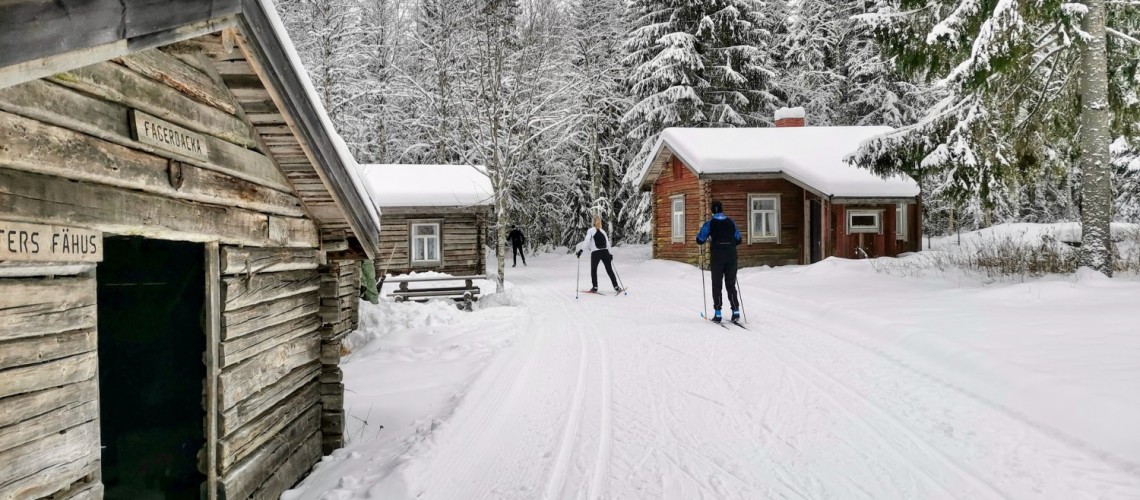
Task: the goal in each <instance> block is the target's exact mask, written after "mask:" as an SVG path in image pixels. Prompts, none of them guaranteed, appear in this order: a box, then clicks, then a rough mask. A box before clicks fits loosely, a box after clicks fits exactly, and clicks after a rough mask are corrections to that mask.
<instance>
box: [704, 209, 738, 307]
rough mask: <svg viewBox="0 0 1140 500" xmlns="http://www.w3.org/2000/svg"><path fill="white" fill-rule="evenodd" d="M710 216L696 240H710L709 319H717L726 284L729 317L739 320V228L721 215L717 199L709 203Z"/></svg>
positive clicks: (722, 210) (722, 212) (721, 211)
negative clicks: (737, 288) (722, 292)
mask: <svg viewBox="0 0 1140 500" xmlns="http://www.w3.org/2000/svg"><path fill="white" fill-rule="evenodd" d="M712 212H713V216H712V218H711V219H709V220H708V221H706V222H705V225H703V226H701V232H700V233H697V244H699V245H704V244H705V242H706V241H707V242H709V254H710V256H711V257H712V259H711V262H710V265H709V270H710V271H712V296H713V309H715V312H714V313H713V318H712V320H713V321H715V322H717V323H720V321H721V314H720V308H721V305H722V301H721V288H722V284H723V285H728V303H729V305H730V306H732V321H734V322H735V321H738V320H740V301H739V299H738V298H737V296H736V267H737V264H736V245H739V244H740V230H739V229H737V228H736V222H734V221H733V220H732V219H730V218H728V216H726V215H724V205H722V204H721V202H719V201H714V202H713V204H712Z"/></svg>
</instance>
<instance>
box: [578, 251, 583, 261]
mask: <svg viewBox="0 0 1140 500" xmlns="http://www.w3.org/2000/svg"><path fill="white" fill-rule="evenodd" d="M578 258H579V259H581V258H582V251H581V250H578Z"/></svg>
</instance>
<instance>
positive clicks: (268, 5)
mask: <svg viewBox="0 0 1140 500" xmlns="http://www.w3.org/2000/svg"><path fill="white" fill-rule="evenodd" d="M257 1H258V3H259V4H261V8H262V10H264V11H265V16H266V17H267V18H268V19H269V22H270V23H271V24H272V26H273V32H274V33H276V35H277V38H278V39H280V40H281V42H282V43H281V45H282V48H283V49H284V51H285V55H286V56H287V57H288V58H289V65H290V66H292V67H293V69H294V71H295V72H296V74H297V78H298V79H299V80H300V81H301V85H302V86H304V90H305V94H306V97H307V98H308V100H309V101H311V102H312V104H313V108H315V109H316V112H317V115H318V116H319V117H320V120H321V126H322V127H323V128H324V129H325V130H327V131H328V134H329V137H330V138H331V139H332V143H333V146H334V147H335V148H336V153H337V156H339V157H340V160H341V161H342V162H343V163H344V165H345V170H346V171H347V172H348V176H349V178H350V179H352V184H353V187H355V188H356V191H357V193H359V194H360V196H361V197H362V198H364V200H365V203H364V205H365V206H366V207H367V208H368V216H369V217H370V218H371V219H372V221H373V222H374V223H375V224H376V227H380V205H379V204H377V203H376V196H374V195H373V193H372V192H371V191H369V189H368V187H367V186H366V185H365V183H364V181H363V180H361V178H360V165H359V164H358V163H356V158H355V157H353V155H352V152H351V151H349V149H348V144H346V143H345V142H344V138H342V137H341V136H340V133H339V132H337V130H336V127H335V126H333V123H332V120H331V119H329V114H328V111H326V110H325V106H324V104H323V103H321V98H320V97H319V96H318V95H317V91H316V90H315V87H313V81H312V80H311V79H309V73H308V71H306V70H305V66H304V65H303V64H301V58H300V56H298V55H297V49H296V48H295V47H294V45H293V39H291V38H289V32H288V31H286V30H285V23H283V22H282V21H281V16H279V15H277V8H276V7H275V6H274V4H273V0H257ZM314 167H316V165H314ZM368 201H372V203H368Z"/></svg>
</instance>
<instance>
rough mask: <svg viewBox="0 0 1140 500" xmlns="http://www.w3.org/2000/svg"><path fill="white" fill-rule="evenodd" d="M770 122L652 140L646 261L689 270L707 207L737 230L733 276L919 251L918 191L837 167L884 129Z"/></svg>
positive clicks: (669, 133)
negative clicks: (717, 207) (754, 269)
mask: <svg viewBox="0 0 1140 500" xmlns="http://www.w3.org/2000/svg"><path fill="white" fill-rule="evenodd" d="M776 118H777V120H776V127H767V128H733V129H729V128H709V129H691V128H669V129H666V130H665V131H664V132H662V134H661V138H660V139H659V140H658V142H657V144H656V146H655V147H654V152H653V154H652V155H651V156H650V157H649V160H648V162H647V165H646V168H645V170H644V173H643V174H642V177H641V180H640V184H641V188H642V190H645V191H651V192H652V196H653V218H652V220H653V257H654V258H658V259H667V260H675V261H679V262H688V263H696V262H697V259H698V256H699V252H700V250H699V248H698V246H697V244H696V242H695V238H696V235H697V232H698V231H700V228H701V225H702V224H703V223H704V221H705V220H707V218H708V217H709V215H710V206H711V205H712V202H713V201H720V202H722V203H723V204H724V211H725V214H726V215H728V216H729V217H731V218H733V219H734V220H735V221H736V223H737V226H738V227H739V229H740V233H741V235H742V237H743V239H744V242H743V243H742V244H741V245H740V247H739V248H738V252H739V255H740V266H741V267H746V266H760V265H771V266H777V265H789V264H811V263H815V262H819V261H820V260H823V259H825V258H827V257H844V258H866V257H881V256H896V255H898V254H900V253H904V252H910V251H917V250H918V249H919V245H920V242H921V240H920V234H921V231H922V220H921V217H920V213H921V212H920V203H921V198H920V196H919V188H918V184H917V183H916V182H915V181H914V180H913V179H911V178H909V177H902V176H896V177H890V178H881V177H878V176H876V175H874V174H872V173H870V172H868V171H866V170H863V169H860V168H858V167H854V166H851V165H848V164H847V163H846V162H845V161H844V158H845V157H846V156H847V155H849V154H851V153H853V152H854V151H855V150H856V149H857V148H858V147H859V145H860V143H862V142H863V141H865V140H867V139H869V138H871V137H874V136H876V135H879V134H882V133H884V132H889V131H890V130H891V129H890V128H889V127H805V126H804V115H803V111H802V109H799V108H796V109H791V110H789V109H783V110H780V111H779V112H778V113H777V116H776Z"/></svg>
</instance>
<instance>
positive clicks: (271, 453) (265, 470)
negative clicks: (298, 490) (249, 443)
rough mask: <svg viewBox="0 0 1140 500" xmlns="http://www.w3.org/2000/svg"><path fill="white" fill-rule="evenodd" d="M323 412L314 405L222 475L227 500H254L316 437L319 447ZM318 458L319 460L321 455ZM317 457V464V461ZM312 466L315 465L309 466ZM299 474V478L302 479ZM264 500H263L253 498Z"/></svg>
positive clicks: (222, 485) (222, 486)
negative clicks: (254, 493) (256, 491)
mask: <svg viewBox="0 0 1140 500" xmlns="http://www.w3.org/2000/svg"><path fill="white" fill-rule="evenodd" d="M320 415H321V411H320V407H319V406H314V407H312V408H310V409H309V410H308V411H306V412H305V413H304V414H302V415H301V416H300V417H299V418H297V419H296V420H294V421H293V422H291V423H290V424H289V425H288V426H287V427H286V428H285V430H283V431H281V432H279V433H277V434H276V435H274V436H273V437H272V439H270V440H269V441H268V442H267V443H265V445H264V446H262V447H261V448H258V449H257V451H256V452H254V453H253V454H252V455H250V456H249V457H247V458H246V459H245V460H243V461H241V462H240V463H238V464H237V466H235V467H233V468H232V469H230V470H229V471H227V472H226V473H225V475H224V476H222V480H221V489H222V492H223V493H224V495H223V497H224V498H227V499H236V498H251V497H253V496H252V495H253V492H254V491H255V490H256V489H257V488H258V487H259V486H261V485H262V484H264V483H265V481H266V480H267V479H269V478H270V477H271V476H273V474H274V473H275V472H277V471H279V470H281V469H282V467H283V466H284V465H285V464H287V463H288V462H289V459H290V458H292V457H293V456H294V455H295V453H294V451H295V450H297V449H298V448H299V447H300V446H299V445H304V444H307V443H309V442H311V441H312V440H313V436H316V438H317V447H318V451H319V448H320V431H319V428H320V423H321V418H320ZM316 458H320V457H319V456H318V457H316ZM316 458H314V463H315V461H316ZM309 466H310V467H311V466H312V464H311V463H310V464H309ZM299 478H300V476H299V475H298V477H297V478H294V481H295V480H296V479H299ZM254 498H262V497H254Z"/></svg>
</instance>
